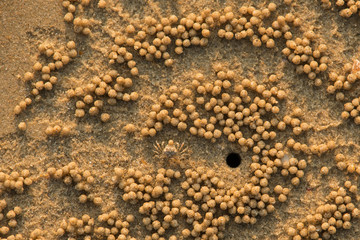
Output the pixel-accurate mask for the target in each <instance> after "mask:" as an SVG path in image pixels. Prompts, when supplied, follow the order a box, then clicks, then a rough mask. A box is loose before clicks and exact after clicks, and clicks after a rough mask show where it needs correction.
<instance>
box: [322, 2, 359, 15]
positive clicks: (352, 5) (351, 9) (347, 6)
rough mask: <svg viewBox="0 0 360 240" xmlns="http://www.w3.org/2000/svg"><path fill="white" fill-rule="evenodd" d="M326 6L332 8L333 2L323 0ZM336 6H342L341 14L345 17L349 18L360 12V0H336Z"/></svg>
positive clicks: (323, 4)
mask: <svg viewBox="0 0 360 240" xmlns="http://www.w3.org/2000/svg"><path fill="white" fill-rule="evenodd" d="M321 3H322V6H323V7H324V8H331V6H332V3H331V1H330V0H321ZM334 5H335V6H337V7H341V8H342V9H341V10H340V12H339V15H340V16H341V17H344V18H349V17H351V16H352V15H354V14H357V13H358V12H359V7H360V1H357V0H336V2H335V4H334ZM359 14H360V13H359Z"/></svg>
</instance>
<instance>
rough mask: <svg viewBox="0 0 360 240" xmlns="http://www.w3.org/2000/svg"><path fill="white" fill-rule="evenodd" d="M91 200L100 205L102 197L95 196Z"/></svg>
mask: <svg viewBox="0 0 360 240" xmlns="http://www.w3.org/2000/svg"><path fill="white" fill-rule="evenodd" d="M93 202H94V204H95V205H100V204H101V203H102V199H101V198H100V197H95V198H94V201H93Z"/></svg>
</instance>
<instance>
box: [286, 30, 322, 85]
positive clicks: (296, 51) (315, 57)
mask: <svg viewBox="0 0 360 240" xmlns="http://www.w3.org/2000/svg"><path fill="white" fill-rule="evenodd" d="M290 34H291V33H290ZM290 34H289V37H287V34H285V35H284V37H285V38H286V39H287V41H286V47H285V48H284V49H283V50H282V53H283V54H284V55H285V56H286V57H287V58H288V60H289V61H290V62H292V63H293V64H295V65H296V66H297V67H296V72H297V73H298V74H306V75H307V77H308V78H309V79H310V80H313V81H314V85H315V86H321V85H322V83H323V82H322V80H321V78H319V77H317V76H318V75H319V74H320V73H322V72H325V71H326V70H327V68H328V66H327V64H328V63H329V57H328V56H326V55H325V52H326V50H327V47H326V45H325V44H319V45H317V46H315V45H314V44H313V42H314V41H315V38H316V35H315V33H314V32H313V31H307V32H305V33H304V37H303V38H299V37H297V38H293V37H292V36H291V35H290Z"/></svg>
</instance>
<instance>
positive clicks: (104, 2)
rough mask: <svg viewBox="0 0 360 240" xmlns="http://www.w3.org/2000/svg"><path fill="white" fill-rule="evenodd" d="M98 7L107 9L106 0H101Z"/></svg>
mask: <svg viewBox="0 0 360 240" xmlns="http://www.w3.org/2000/svg"><path fill="white" fill-rule="evenodd" d="M98 7H99V8H105V7H106V1H105V0H99V2H98Z"/></svg>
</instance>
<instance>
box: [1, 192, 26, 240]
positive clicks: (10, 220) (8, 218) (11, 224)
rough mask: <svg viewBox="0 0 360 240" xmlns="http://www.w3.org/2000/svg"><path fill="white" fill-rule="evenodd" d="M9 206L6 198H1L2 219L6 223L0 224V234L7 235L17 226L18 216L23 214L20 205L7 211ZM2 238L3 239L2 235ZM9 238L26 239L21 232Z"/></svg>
mask: <svg viewBox="0 0 360 240" xmlns="http://www.w3.org/2000/svg"><path fill="white" fill-rule="evenodd" d="M6 208H7V202H6V200H5V199H2V200H0V221H1V222H3V223H4V224H1V225H0V236H6V235H7V234H8V233H9V232H10V231H11V229H13V228H15V227H16V226H17V220H16V218H17V217H18V216H19V215H20V214H21V212H22V209H21V208H20V207H18V206H16V207H14V209H11V210H8V211H5V209H6ZM0 239H3V238H1V237H0ZM5 239H6V238H5ZM7 239H9V240H10V239H24V238H23V237H22V235H21V234H18V235H15V236H14V235H12V236H9V237H7Z"/></svg>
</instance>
